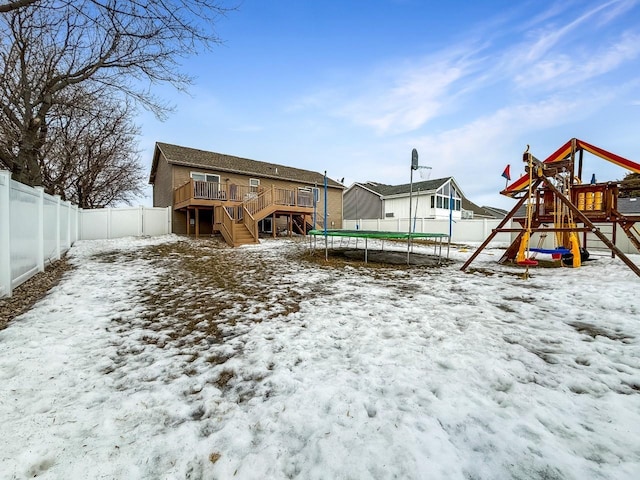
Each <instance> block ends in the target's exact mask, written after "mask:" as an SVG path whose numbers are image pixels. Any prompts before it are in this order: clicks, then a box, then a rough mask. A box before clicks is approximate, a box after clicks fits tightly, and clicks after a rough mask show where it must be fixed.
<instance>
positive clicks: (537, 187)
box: [461, 138, 640, 276]
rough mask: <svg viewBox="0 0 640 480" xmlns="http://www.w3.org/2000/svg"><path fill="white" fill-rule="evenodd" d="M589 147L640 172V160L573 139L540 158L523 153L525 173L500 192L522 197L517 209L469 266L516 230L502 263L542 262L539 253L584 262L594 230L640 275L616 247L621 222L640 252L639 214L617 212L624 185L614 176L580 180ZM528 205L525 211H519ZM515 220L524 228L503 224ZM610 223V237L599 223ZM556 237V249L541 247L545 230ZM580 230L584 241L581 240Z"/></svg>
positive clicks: (566, 262) (577, 264)
mask: <svg viewBox="0 0 640 480" xmlns="http://www.w3.org/2000/svg"><path fill="white" fill-rule="evenodd" d="M585 151H587V152H589V153H592V154H593V155H596V156H597V157H600V158H602V159H604V160H607V161H609V162H611V163H614V164H616V165H618V166H621V167H623V168H626V169H628V170H631V171H632V172H635V173H640V164H638V163H635V162H632V161H631V160H627V159H626V158H623V157H620V156H618V155H615V154H613V153H611V152H607V151H606V150H603V149H601V148H599V147H596V146H593V145H590V144H588V143H587V142H584V141H582V140H578V139H577V138H573V139H571V140H569V141H568V142H567V143H565V144H564V145H563V146H562V147H560V148H559V149H558V150H556V151H555V152H554V153H552V154H551V155H550V156H549V157H548V158H546V159H545V160H544V161H540V160H538V159H537V158H535V157H534V156H533V155H532V154H531V153H529V147H528V146H527V150H526V151H525V152H524V154H523V161H524V163H525V165H526V166H525V174H524V175H522V176H521V177H520V178H519V179H518V180H516V181H515V182H514V183H512V184H511V185H507V187H506V188H505V189H504V190H503V191H502V192H500V193H501V194H502V195H506V196H508V197H511V198H514V199H518V202H517V203H516V205H515V206H514V207H513V209H512V210H511V211H510V212H509V213H508V214H507V215H506V216H505V218H504V219H503V220H502V222H500V224H499V225H498V226H497V227H496V228H495V229H493V231H492V232H491V234H490V235H489V236H488V237H487V239H486V240H485V241H484V242H483V243H482V245H480V247H478V249H477V250H476V251H475V252H474V253H473V255H471V257H470V258H469V259H468V260H467V261H466V262H465V264H464V265H463V266H462V268H461V270H463V271H464V270H466V269H467V267H468V266H469V265H470V264H471V263H472V262H473V260H474V259H475V258H476V257H477V256H478V255H479V254H480V252H482V250H484V248H485V247H486V246H487V245H488V244H489V243H490V242H491V240H493V238H494V237H495V236H496V235H497V234H498V233H500V232H509V233H516V234H517V235H516V236H515V239H514V240H513V242H512V243H511V245H510V246H509V247H508V248H507V249H506V251H505V253H504V255H503V256H502V258H500V260H499V261H498V263H505V262H507V261H511V262H515V263H517V264H518V265H523V266H525V267H527V272H528V268H529V267H530V266H535V265H538V261H537V260H536V259H535V258H534V257H535V255H536V254H538V253H542V254H550V255H551V256H552V259H553V260H557V261H559V262H561V264H562V265H564V266H570V267H580V266H581V264H582V262H584V261H585V260H587V259H588V258H589V253H588V251H587V249H586V247H587V233H589V232H591V233H593V234H594V235H595V236H596V237H597V238H598V239H599V240H600V241H601V242H602V243H603V244H604V245H606V247H608V248H609V249H610V250H611V254H612V256H616V255H617V256H618V257H619V258H620V259H621V260H622V261H623V262H624V263H625V264H626V265H627V266H628V267H629V268H630V269H631V270H633V272H634V273H635V274H636V275H638V276H640V267H638V265H636V264H635V263H633V262H632V261H631V260H630V259H629V258H628V257H627V256H626V255H625V254H624V253H623V252H622V251H621V250H620V249H619V248H618V247H617V246H616V232H617V230H618V229H617V227H618V226H619V227H620V228H621V230H622V231H623V232H624V233H625V234H626V236H627V237H628V238H629V241H630V242H631V244H632V245H633V246H634V247H635V248H636V249H637V250H638V251H640V232H639V231H638V229H637V228H636V227H635V223H636V222H640V215H623V214H622V213H620V212H619V211H618V196H619V194H620V185H619V184H618V182H616V181H609V182H600V183H597V182H596V181H595V176H594V178H592V181H591V183H588V184H585V183H582V181H581V178H582V168H583V155H584V152H585ZM525 204H526V215H525V216H522V215H521V214H520V215H519V211H520V209H521V207H523V205H525ZM511 219H513V220H514V221H515V222H517V223H519V224H520V228H505V226H506V225H507V224H508V222H509V221H510V220H511ZM596 224H598V225H600V224H610V225H612V227H613V228H612V234H611V239H609V238H608V237H607V236H606V235H605V234H604V233H603V232H602V231H601V230H600V228H599V227H598V226H597V225H596ZM549 233H550V234H552V235H553V238H554V244H555V247H554V248H543V243H544V241H545V239H546V237H547V234H549ZM534 234H539V243H538V244H537V245H532V244H531V243H532V242H531V240H532V235H534ZM580 234H582V240H581V239H580Z"/></svg>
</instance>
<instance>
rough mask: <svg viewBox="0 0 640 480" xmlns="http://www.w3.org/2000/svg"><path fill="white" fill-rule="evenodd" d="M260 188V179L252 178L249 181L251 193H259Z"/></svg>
mask: <svg viewBox="0 0 640 480" xmlns="http://www.w3.org/2000/svg"><path fill="white" fill-rule="evenodd" d="M259 186H260V179H259V178H250V179H249V187H251V191H252V192H257V191H258V187H259Z"/></svg>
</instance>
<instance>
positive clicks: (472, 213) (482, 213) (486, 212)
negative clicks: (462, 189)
mask: <svg viewBox="0 0 640 480" xmlns="http://www.w3.org/2000/svg"><path fill="white" fill-rule="evenodd" d="M507 213H509V212H507V211H506V210H502V209H501V208H494V207H486V206H482V207H480V206H478V205H476V204H475V203H473V202H472V201H471V200H469V199H468V198H464V197H463V198H462V218H476V219H477V218H493V219H496V218H504V217H506V216H507Z"/></svg>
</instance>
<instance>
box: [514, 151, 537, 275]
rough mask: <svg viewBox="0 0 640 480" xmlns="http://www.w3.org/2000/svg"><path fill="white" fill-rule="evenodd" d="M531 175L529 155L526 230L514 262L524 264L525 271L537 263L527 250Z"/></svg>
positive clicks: (530, 209) (531, 196) (529, 224)
mask: <svg viewBox="0 0 640 480" xmlns="http://www.w3.org/2000/svg"><path fill="white" fill-rule="evenodd" d="M532 177H533V162H532V160H531V157H529V192H528V198H527V223H526V230H525V232H524V233H523V234H522V239H521V240H520V248H519V249H518V255H517V256H516V262H517V263H518V265H524V266H526V267H527V272H528V271H529V270H528V268H529V267H530V266H536V265H538V261H537V260H534V259H533V258H531V257H530V256H529V251H530V248H529V239H530V237H531V217H532V215H533V212H532V210H533V203H532V199H533V187H532V184H533V182H532ZM525 253H526V254H525Z"/></svg>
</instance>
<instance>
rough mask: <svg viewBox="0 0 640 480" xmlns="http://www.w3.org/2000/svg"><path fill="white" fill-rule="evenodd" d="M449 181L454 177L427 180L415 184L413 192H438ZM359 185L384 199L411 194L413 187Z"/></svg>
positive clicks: (374, 183) (370, 183) (406, 185)
mask: <svg viewBox="0 0 640 480" xmlns="http://www.w3.org/2000/svg"><path fill="white" fill-rule="evenodd" d="M449 180H453V177H446V178H437V179H435V180H426V181H424V182H414V183H413V191H414V192H417V191H418V190H420V191H422V192H425V191H431V190H437V189H438V188H440V187H441V186H442V185H444V184H445V183H447V182H448V181H449ZM358 185H360V186H362V187H364V188H367V189H368V190H371V191H372V192H374V193H377V194H378V195H381V196H383V197H387V196H390V195H401V194H403V193H409V190H410V187H411V184H409V183H406V184H404V185H386V184H384V183H376V182H366V183H360V184H358Z"/></svg>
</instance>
